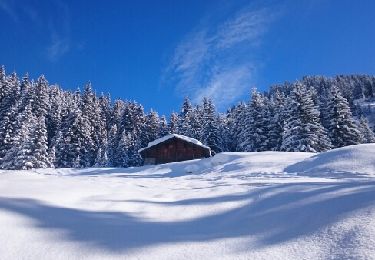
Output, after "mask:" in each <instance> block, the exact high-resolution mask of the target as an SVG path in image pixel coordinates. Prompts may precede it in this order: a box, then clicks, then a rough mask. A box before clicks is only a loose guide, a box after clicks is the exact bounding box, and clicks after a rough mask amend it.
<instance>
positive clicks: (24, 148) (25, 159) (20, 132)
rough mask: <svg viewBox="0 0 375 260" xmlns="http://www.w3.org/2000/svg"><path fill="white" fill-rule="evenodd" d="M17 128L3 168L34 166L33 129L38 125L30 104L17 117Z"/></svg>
mask: <svg viewBox="0 0 375 260" xmlns="http://www.w3.org/2000/svg"><path fill="white" fill-rule="evenodd" d="M15 124H16V126H17V127H16V129H15V132H14V134H13V135H12V138H11V144H12V146H11V148H10V149H9V150H8V151H7V152H6V154H5V156H4V158H3V160H2V164H1V167H2V168H3V169H29V168H33V164H32V162H31V156H32V153H33V146H34V144H33V138H32V131H33V129H35V127H36V118H35V116H34V115H33V112H32V106H31V104H28V105H27V106H26V107H25V108H24V109H23V110H22V112H21V113H19V114H18V115H17V117H16V123H15Z"/></svg>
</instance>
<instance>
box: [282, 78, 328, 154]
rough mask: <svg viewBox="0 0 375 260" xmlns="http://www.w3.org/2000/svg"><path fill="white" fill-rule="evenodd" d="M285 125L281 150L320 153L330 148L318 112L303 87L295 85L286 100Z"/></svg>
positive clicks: (309, 94) (299, 84)
mask: <svg viewBox="0 0 375 260" xmlns="http://www.w3.org/2000/svg"><path fill="white" fill-rule="evenodd" d="M286 114H287V117H286V123H285V126H284V135H283V142H282V145H281V150H283V151H288V152H298V151H300V152H321V151H326V150H328V149H330V148H331V143H330V141H329V138H328V137H327V134H326V131H325V129H324V128H323V126H322V125H321V124H320V119H319V111H318V109H317V106H316V105H315V104H314V102H313V100H312V96H311V92H309V91H308V90H307V89H306V87H305V86H304V85H302V84H301V83H296V84H295V85H294V87H293V89H292V91H291V94H290V96H289V97H288V98H287V105H286Z"/></svg>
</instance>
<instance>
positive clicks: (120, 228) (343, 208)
mask: <svg viewBox="0 0 375 260" xmlns="http://www.w3.org/2000/svg"><path fill="white" fill-rule="evenodd" d="M349 190H350V192H348V191H349ZM228 201H244V202H246V203H245V205H244V206H241V207H238V208H234V209H231V210H228V211H226V212H222V213H218V214H214V215H209V216H203V217H198V218H196V219H189V220H185V221H174V222H162V221H152V220H149V219H142V218H137V217H134V216H132V215H130V214H127V213H124V212H115V211H107V212H102V211H100V212H95V211H86V210H80V209H74V208H64V207H58V206H53V205H48V204H44V203H42V202H40V201H37V200H31V199H24V198H0V210H6V211H10V212H13V213H17V214H20V215H22V216H25V217H28V218H30V219H32V220H33V221H34V223H35V226H36V227H38V228H42V229H53V230H61V231H62V232H61V234H64V235H66V237H65V239H67V240H69V241H78V242H81V243H88V244H92V243H94V244H95V245H97V246H98V247H101V248H103V249H106V250H110V251H114V252H123V251H126V250H129V249H134V248H140V247H144V246H153V245H157V244H164V243H176V242H180V243H183V242H205V241H211V240H215V239H222V238H236V237H250V236H255V238H256V239H257V242H258V244H259V246H260V247H262V246H267V245H271V244H279V243H283V242H287V241H289V240H290V239H294V238H298V237H301V236H306V235H309V234H313V233H314V232H316V231H318V230H319V229H321V228H324V227H326V226H328V225H331V224H334V223H336V222H337V221H339V220H341V219H343V218H344V217H345V216H346V215H347V214H349V213H351V212H354V211H356V210H358V209H361V208H366V207H368V206H371V205H374V203H375V182H351V183H339V184H337V183H336V184H327V183H298V184H281V185H272V186H268V187H264V188H258V189H255V190H254V191H252V192H249V193H245V194H240V195H228V196H220V197H216V198H201V199H189V200H182V201H176V202H171V203H170V202H166V203H165V202H147V201H144V202H145V203H158V204H163V203H164V204H167V205H168V206H172V207H173V206H177V205H199V204H210V203H222V202H228ZM119 203H120V202H119ZM187 210H188V209H187ZM182 214H183V212H182Z"/></svg>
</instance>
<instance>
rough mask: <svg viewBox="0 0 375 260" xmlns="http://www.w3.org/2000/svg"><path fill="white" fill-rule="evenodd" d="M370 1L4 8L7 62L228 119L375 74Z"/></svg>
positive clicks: (69, 86) (3, 59) (9, 4)
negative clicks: (265, 100) (286, 90)
mask: <svg viewBox="0 0 375 260" xmlns="http://www.w3.org/2000/svg"><path fill="white" fill-rule="evenodd" d="M374 13H375V1H372V0H361V1H352V0H298V1H297V0H278V1H272V0H263V1H259V0H258V1H244V0H236V1H224V0H153V1H150V0H137V1H130V0H129V1H115V0H113V1H111V0H108V1H100V0H91V1H74V0H71V1H63V0H0V24H1V30H0V64H3V65H5V67H6V70H7V72H8V73H10V72H13V71H16V72H17V74H18V75H19V76H22V75H23V74H25V73H26V72H28V73H29V75H30V76H31V77H32V78H37V77H38V76H40V75H41V74H44V75H45V76H46V78H47V80H48V81H49V83H50V84H58V85H60V86H61V87H62V88H63V89H66V90H75V89H77V88H78V87H79V88H81V89H83V87H84V86H85V84H86V83H87V82H91V83H92V85H93V87H94V89H95V90H96V91H97V92H98V94H99V93H101V92H104V93H110V95H111V97H112V99H116V98H122V99H127V100H135V101H137V102H139V103H141V104H142V105H143V106H144V107H145V110H146V111H149V110H150V109H154V110H156V111H158V112H159V113H160V114H165V115H169V114H170V113H171V112H173V111H175V112H178V111H179V110H180V107H181V103H182V101H183V98H184V97H189V98H190V99H191V100H192V101H193V102H194V103H198V102H200V101H201V99H202V98H203V97H204V96H205V97H210V98H212V99H213V100H214V101H215V104H216V107H217V109H218V110H219V111H222V112H224V111H225V110H226V109H227V108H229V107H230V106H232V105H234V104H236V103H237V102H239V101H241V100H247V99H248V98H249V95H250V91H251V89H252V88H254V87H255V88H257V89H258V90H260V91H263V90H267V89H268V88H269V86H271V85H273V84H277V83H283V82H285V81H290V82H293V81H295V80H297V79H299V78H301V77H303V76H304V75H325V76H333V75H337V74H375V47H374V46H375V45H374V42H375V33H374V28H375V15H374Z"/></svg>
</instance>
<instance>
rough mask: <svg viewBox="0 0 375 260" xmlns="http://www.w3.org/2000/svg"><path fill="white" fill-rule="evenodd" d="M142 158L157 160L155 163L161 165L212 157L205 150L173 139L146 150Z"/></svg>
mask: <svg viewBox="0 0 375 260" xmlns="http://www.w3.org/2000/svg"><path fill="white" fill-rule="evenodd" d="M142 156H143V157H144V158H155V163H156V164H160V163H168V162H179V161H185V160H192V159H196V158H203V157H209V156H210V155H209V152H208V151H207V150H206V149H204V148H201V147H199V146H197V145H194V144H191V143H188V142H184V141H183V140H180V139H177V138H172V139H170V140H167V141H165V142H163V143H160V144H158V145H155V146H154V147H151V148H149V149H147V150H145V151H144V152H143V154H142Z"/></svg>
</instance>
